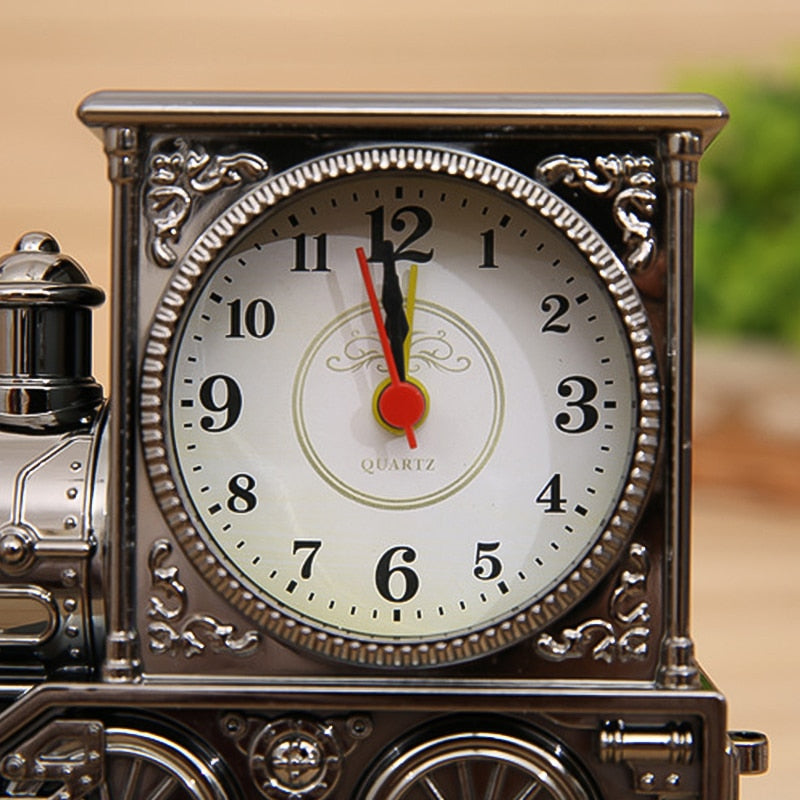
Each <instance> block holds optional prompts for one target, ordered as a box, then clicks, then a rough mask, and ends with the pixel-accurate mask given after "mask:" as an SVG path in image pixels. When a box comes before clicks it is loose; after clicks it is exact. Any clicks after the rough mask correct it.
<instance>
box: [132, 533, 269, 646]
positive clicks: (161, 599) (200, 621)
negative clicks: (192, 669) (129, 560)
mask: <svg viewBox="0 0 800 800" xmlns="http://www.w3.org/2000/svg"><path fill="white" fill-rule="evenodd" d="M170 555H172V545H171V544H170V543H169V542H168V541H167V540H166V539H159V540H158V541H156V542H155V544H153V547H152V549H151V550H150V555H149V557H148V567H149V568H150V580H151V591H152V594H151V595H150V607H149V609H148V610H147V616H148V617H150V618H151V619H152V620H153V621H152V622H151V623H150V624H149V625H148V626H147V633H148V636H149V637H150V640H149V645H150V650H151V652H153V653H157V654H159V655H160V654H164V653H169V654H170V655H175V654H176V653H178V652H182V653H183V655H184V656H185V657H186V658H192V657H193V656H199V655H204V654H206V653H208V652H209V651H211V652H213V653H227V654H229V655H237V656H250V655H253V653H255V651H256V649H257V648H258V645H259V644H260V643H261V634H259V633H258V632H257V631H247V632H246V633H244V634H243V635H242V636H239V637H237V636H236V628H235V627H234V626H233V625H226V624H224V623H222V622H220V621H219V620H217V619H216V618H215V617H213V616H211V615H210V614H192V615H191V616H189V617H185V614H186V587H185V586H184V585H183V584H182V583H181V582H180V576H179V574H178V568H177V567H175V566H168V565H167V564H166V561H167V559H168V558H169V556H170Z"/></svg>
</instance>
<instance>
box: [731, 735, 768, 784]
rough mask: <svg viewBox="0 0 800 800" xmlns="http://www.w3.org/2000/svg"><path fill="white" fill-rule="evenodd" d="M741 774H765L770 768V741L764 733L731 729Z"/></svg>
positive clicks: (738, 768) (737, 764)
mask: <svg viewBox="0 0 800 800" xmlns="http://www.w3.org/2000/svg"><path fill="white" fill-rule="evenodd" d="M728 736H730V739H731V744H732V745H733V749H734V753H735V755H736V768H737V770H738V772H739V774H740V775H763V774H764V773H765V772H766V771H767V770H768V769H769V742H768V741H767V737H766V736H764V734H763V733H757V732H754V731H729V733H728Z"/></svg>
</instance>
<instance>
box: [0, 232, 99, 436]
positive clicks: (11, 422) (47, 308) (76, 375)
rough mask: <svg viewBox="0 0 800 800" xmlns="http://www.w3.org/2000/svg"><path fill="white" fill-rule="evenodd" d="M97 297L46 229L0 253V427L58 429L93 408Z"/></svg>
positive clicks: (95, 400) (85, 416)
mask: <svg viewBox="0 0 800 800" xmlns="http://www.w3.org/2000/svg"><path fill="white" fill-rule="evenodd" d="M103 298H104V294H103V292H102V290H101V289H99V288H97V287H96V286H92V285H91V284H90V283H89V281H88V278H87V277H86V274H85V273H84V272H83V270H82V269H81V267H80V266H78V264H77V263H76V262H75V261H73V260H72V259H71V258H69V257H68V256H64V255H62V254H61V251H60V249H59V246H58V243H57V242H56V240H55V239H54V238H53V237H52V236H50V235H49V234H46V233H39V232H33V233H27V234H25V235H24V236H23V237H22V238H21V239H20V240H19V242H17V245H16V247H15V248H14V251H13V252H11V253H9V254H7V255H5V256H3V257H2V259H0V331H2V334H3V338H2V339H0V342H2V344H0V430H10V431H13V430H20V431H27V432H34V431H39V432H44V431H58V430H64V429H66V428H69V427H71V426H73V425H75V424H77V423H79V422H81V421H83V422H84V424H85V423H86V421H87V420H89V419H91V417H92V416H93V415H94V414H95V412H96V411H97V408H98V407H99V405H100V403H101V401H102V389H101V388H100V386H99V385H98V384H97V383H96V382H95V381H94V379H93V378H92V375H91V368H92V365H91V352H92V349H91V334H92V327H91V312H90V311H89V309H90V307H91V306H95V305H99V304H100V303H102V302H103Z"/></svg>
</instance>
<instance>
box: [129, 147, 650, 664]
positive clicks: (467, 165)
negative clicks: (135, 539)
mask: <svg viewBox="0 0 800 800" xmlns="http://www.w3.org/2000/svg"><path fill="white" fill-rule="evenodd" d="M389 169H391V170H394V171H402V170H412V171H413V170H416V171H425V172H427V173H430V174H435V173H440V174H443V175H450V176H456V177H460V178H462V179H466V180H470V181H477V182H479V183H480V184H482V185H483V186H485V187H488V188H490V189H494V190H496V191H498V192H500V193H503V194H505V195H507V196H509V197H511V198H514V199H515V200H517V201H519V202H521V203H524V204H525V205H527V206H528V207H529V208H530V209H531V210H532V211H534V212H537V213H538V214H539V215H540V216H541V217H542V218H543V219H544V221H545V222H548V223H549V224H551V225H553V226H554V227H555V228H556V229H557V230H558V231H559V232H560V233H561V234H562V235H564V236H566V237H568V238H569V239H570V241H571V242H572V244H573V245H574V246H575V247H576V248H577V249H578V250H579V251H580V252H581V253H582V255H583V256H584V258H585V259H586V261H587V262H588V263H589V264H591V265H592V267H593V268H594V270H595V272H596V274H597V275H598V276H599V279H600V282H601V284H602V285H603V286H604V287H605V289H606V291H607V293H608V295H609V296H610V298H611V302H612V305H613V306H614V308H615V309H616V311H617V313H618V315H619V321H620V327H621V329H622V331H623V332H624V334H625V338H626V339H627V342H628V345H629V347H630V358H631V361H632V364H633V373H634V376H635V389H636V396H637V410H636V427H635V433H634V436H633V437H632V440H633V443H634V447H633V451H632V453H631V456H630V458H629V462H628V464H629V468H628V471H627V474H626V476H625V480H624V481H623V482H622V488H621V490H620V493H619V496H618V500H617V502H616V504H615V506H614V510H613V512H612V513H611V515H610V519H609V521H608V523H607V525H606V526H605V528H604V529H602V530H598V531H597V534H596V536H595V538H594V539H593V542H592V544H591V546H590V547H589V548H588V550H587V552H586V554H585V556H584V557H583V558H582V560H581V562H580V564H579V565H578V566H577V567H576V568H575V569H574V570H572V571H571V572H570V574H569V575H565V576H563V579H562V580H560V581H559V582H558V585H557V586H556V587H555V588H554V589H552V590H551V591H550V592H548V593H547V594H546V596H544V597H540V598H538V599H537V600H536V601H534V602H531V603H530V604H529V605H528V606H526V608H524V609H523V610H522V611H519V612H517V613H514V614H513V615H511V616H510V617H508V618H506V619H505V620H503V621H501V622H500V623H496V622H495V623H492V624H489V625H484V626H483V627H482V628H480V629H477V630H475V631H473V632H471V633H469V634H467V635H463V634H459V635H454V636H452V637H449V638H447V637H445V638H442V639H440V640H439V641H436V642H431V641H430V640H429V639H425V641H420V642H418V643H415V642H407V641H397V640H390V639H388V638H387V639H386V640H379V639H376V638H374V637H366V636H364V637H359V636H358V635H352V634H348V633H346V632H333V631H331V630H330V629H327V628H324V627H323V626H316V625H314V624H313V623H311V622H309V621H306V620H304V619H302V618H300V617H299V615H297V616H292V615H291V614H290V613H287V612H286V611H284V610H283V609H282V608H281V607H279V606H278V605H277V604H273V603H271V602H270V601H269V600H267V599H266V593H264V594H263V595H260V594H259V592H258V590H257V589H256V590H255V591H254V587H252V586H249V585H248V584H247V582H246V581H245V580H243V579H242V578H241V577H240V576H239V575H238V574H236V573H235V571H234V570H232V569H230V567H229V566H228V565H227V564H226V562H225V559H224V557H220V556H219V555H218V554H217V552H216V548H215V547H214V546H213V545H211V546H210V545H209V543H208V542H207V541H206V537H205V536H204V534H203V531H202V529H201V526H200V525H195V524H194V522H193V514H192V512H191V510H190V509H191V501H188V502H185V501H184V500H183V498H182V497H181V493H180V489H179V488H178V487H179V485H180V481H179V480H176V478H175V476H174V474H173V469H172V466H171V464H170V460H169V459H170V456H169V453H168V452H167V448H168V445H167V442H169V441H170V437H169V435H168V427H169V423H168V415H169V408H168V401H169V376H170V355H171V352H172V344H173V342H174V341H175V339H176V333H177V332H178V330H179V328H180V325H181V320H182V318H183V314H184V312H185V310H186V309H187V308H188V307H190V306H191V304H192V300H193V296H194V289H195V287H196V286H197V285H198V284H200V283H202V282H203V280H204V277H205V275H206V274H207V273H208V272H209V271H210V270H212V269H213V268H214V265H215V264H216V263H218V261H219V258H220V256H221V255H222V254H223V253H224V252H225V251H226V249H227V247H228V246H229V245H230V244H231V243H232V242H234V240H235V239H236V237H238V236H239V234H240V233H242V231H244V230H245V229H246V228H247V227H248V226H249V225H250V224H251V223H253V222H254V221H255V220H256V219H258V218H259V217H261V216H263V215H264V214H266V213H269V212H270V211H271V210H272V209H273V208H274V207H275V206H277V205H278V204H280V203H281V202H282V201H284V200H285V199H288V198H290V197H293V196H295V195H296V194H297V193H298V192H302V191H303V190H304V189H306V188H310V187H313V186H317V185H320V184H322V183H324V182H326V181H329V180H336V179H337V178H341V177H344V176H350V175H355V174H361V173H363V174H366V173H369V172H373V171H379V170H389ZM660 410H661V401H660V386H659V381H658V377H657V366H656V360H655V354H654V347H653V342H652V334H651V331H650V327H649V322H648V319H647V315H646V312H645V310H644V306H643V304H642V302H641V299H640V298H639V295H638V292H637V290H636V287H635V285H634V283H633V281H632V279H631V277H630V275H629V274H628V272H627V271H626V269H625V267H624V266H623V265H622V263H621V261H620V260H619V258H618V257H617V256H616V254H615V253H614V252H613V251H612V250H611V248H610V247H609V246H608V244H606V242H605V241H604V240H603V239H602V238H601V237H600V235H599V234H598V233H597V232H596V231H595V230H594V229H593V228H592V226H591V225H590V224H589V223H588V222H587V221H586V220H585V219H584V218H583V217H582V216H581V215H580V214H578V213H577V212H576V211H575V210H574V209H572V208H571V207H570V206H569V205H568V204H567V203H566V202H564V201H563V200H561V199H560V198H559V197H558V196H557V195H555V194H554V193H553V192H552V191H551V190H549V189H548V188H547V187H545V186H544V185H543V184H541V183H538V182H537V181H535V180H533V179H532V178H529V177H528V176H526V175H523V174H522V173H520V172H518V171H516V170H514V169H512V168H510V167H506V166H504V165H502V164H499V163H498V162H495V161H492V160H491V159H488V158H484V157H482V156H478V155H475V154H472V153H469V152H467V151H463V150H457V149H454V148H449V147H445V146H438V145H436V146H434V145H405V144H385V145H375V146H369V147H363V148H359V147H356V148H350V149H347V150H340V151H336V152H333V153H329V154H327V155H323V156H319V157H317V158H314V159H312V160H310V161H308V162H304V163H302V164H299V165H297V166H294V167H291V168H289V169H287V170H286V171H283V172H281V173H278V174H275V175H271V176H268V177H267V178H266V179H264V180H263V181H261V182H260V183H259V184H257V185H256V186H255V187H253V188H252V189H250V190H249V191H248V192H246V193H245V194H243V195H242V196H240V197H239V198H238V199H237V200H235V201H234V202H233V203H231V204H230V205H229V206H228V207H227V208H226V209H225V210H224V211H223V212H222V213H221V214H220V215H218V216H217V217H216V219H215V220H214V221H213V222H212V224H211V225H210V226H209V227H207V228H206V229H205V230H204V232H203V233H201V234H200V236H198V238H197V239H196V241H195V242H194V243H193V244H192V246H191V247H190V248H189V250H188V252H187V254H186V256H185V257H184V258H183V259H182V260H181V261H180V263H179V265H178V266H177V268H176V269H175V272H174V274H173V276H172V277H171V279H170V281H169V283H168V285H167V288H166V289H165V291H164V292H163V294H162V296H161V298H160V300H159V302H158V305H157V308H156V313H155V315H154V320H153V323H152V325H151V327H150V329H149V332H148V334H147V336H146V346H145V355H144V359H143V363H142V378H141V418H140V421H141V438H142V446H143V451H144V460H145V463H146V467H147V472H148V475H149V479H150V484H151V487H152V489H153V492H154V494H155V497H156V499H157V501H158V504H159V506H160V508H161V511H162V514H163V515H164V518H165V520H166V522H167V524H168V525H169V527H170V529H171V530H172V532H173V534H174V535H175V538H176V539H177V541H178V542H179V544H180V545H181V547H182V548H183V550H184V552H185V554H186V555H187V557H188V558H189V559H190V560H191V561H192V562H193V563H194V565H195V566H196V567H197V569H198V570H199V572H200V574H201V576H202V577H203V579H204V580H205V581H206V582H207V583H208V585H210V586H211V587H212V589H214V591H216V592H217V593H219V594H220V595H222V596H223V597H225V598H226V599H227V600H228V601H229V602H230V603H231V604H232V605H234V606H235V607H236V608H238V609H239V610H240V611H241V612H242V613H243V614H244V615H245V616H247V617H248V618H249V619H251V620H252V621H253V622H255V623H256V624H258V625H259V626H260V627H261V628H263V629H264V630H265V631H266V632H268V633H269V634H271V635H273V636H275V637H276V638H277V639H278V640H280V641H283V642H284V643H288V644H290V645H296V646H299V647H301V648H303V649H304V650H306V651H311V652H314V653H316V654H319V655H322V656H325V657H328V658H332V659H334V660H337V661H344V662H349V663H352V664H358V665H364V666H375V667H392V668H417V667H428V666H440V665H448V664H455V663H460V662H464V661H468V660H471V659H474V658H478V657H480V656H483V655H486V654H488V653H490V652H495V651H497V650H500V649H503V648H505V647H507V646H509V645H511V644H513V643H516V642H517V641H519V640H521V639H523V638H525V637H528V636H530V635H532V634H534V633H536V632H538V631H541V630H542V629H543V628H544V627H546V626H547V625H548V624H549V623H550V622H552V621H553V620H554V619H556V618H557V617H559V616H561V615H562V614H564V613H565V612H566V611H567V610H569V609H570V608H572V607H573V606H574V605H575V604H576V603H578V602H579V601H580V600H581V599H583V598H584V597H585V596H586V595H587V594H588V593H589V592H590V591H591V590H592V589H593V588H594V587H595V586H596V585H597V584H598V583H599V582H600V580H601V579H602V578H603V577H604V576H605V574H606V573H607V572H608V570H609V569H610V568H611V566H612V565H613V564H614V563H615V561H616V559H617V557H618V555H619V554H620V553H621V552H622V551H623V550H624V548H625V546H626V544H627V543H628V541H629V540H630V537H631V535H632V532H633V530H634V528H635V525H636V522H637V520H638V518H639V515H640V512H641V510H642V507H643V505H644V501H645V499H646V496H647V494H648V490H649V487H650V483H651V478H652V475H653V471H654V467H655V462H656V456H657V450H658V443H659V435H658V433H659V430H660V426H661V419H660ZM208 538H209V539H213V537H211V536H210V535H209V536H208Z"/></svg>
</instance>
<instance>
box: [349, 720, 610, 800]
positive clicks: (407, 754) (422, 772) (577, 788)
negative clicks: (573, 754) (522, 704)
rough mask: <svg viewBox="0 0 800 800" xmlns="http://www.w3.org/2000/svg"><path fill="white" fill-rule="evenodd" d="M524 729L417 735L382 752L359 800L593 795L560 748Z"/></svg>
mask: <svg viewBox="0 0 800 800" xmlns="http://www.w3.org/2000/svg"><path fill="white" fill-rule="evenodd" d="M527 734H528V732H527V731H526V732H525V734H524V735H520V730H519V729H518V728H516V729H509V730H508V731H506V732H503V731H502V730H500V729H498V730H475V729H472V730H464V729H462V730H457V729H451V730H448V731H446V732H441V733H439V734H438V735H435V736H432V737H428V738H426V737H425V735H424V734H417V735H416V736H414V737H411V738H410V739H409V740H407V741H406V742H401V743H400V744H399V745H398V746H397V747H395V748H393V749H392V750H391V751H389V752H388V753H386V754H385V756H384V757H383V759H381V761H380V762H379V763H378V765H377V766H376V767H375V768H374V769H373V771H372V773H371V775H370V776H369V777H368V779H367V780H366V782H365V784H364V786H363V789H362V791H361V793H360V794H359V795H358V800H533V798H536V800H594V798H595V797H596V796H595V795H594V794H593V793H592V792H591V790H590V789H589V788H588V785H587V784H586V782H585V781H584V780H583V778H582V776H581V775H580V774H579V772H578V770H577V768H576V767H575V765H574V764H572V763H571V762H570V761H569V760H565V758H564V753H563V751H560V752H558V756H556V748H555V747H551V746H549V744H550V743H548V742H546V741H544V740H538V741H537V739H536V738H533V737H531V736H530V735H527Z"/></svg>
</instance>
